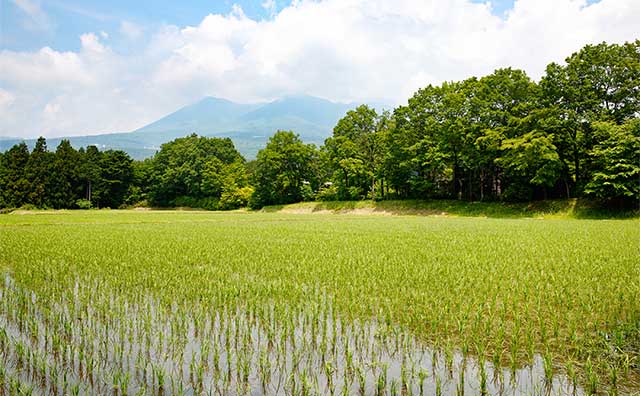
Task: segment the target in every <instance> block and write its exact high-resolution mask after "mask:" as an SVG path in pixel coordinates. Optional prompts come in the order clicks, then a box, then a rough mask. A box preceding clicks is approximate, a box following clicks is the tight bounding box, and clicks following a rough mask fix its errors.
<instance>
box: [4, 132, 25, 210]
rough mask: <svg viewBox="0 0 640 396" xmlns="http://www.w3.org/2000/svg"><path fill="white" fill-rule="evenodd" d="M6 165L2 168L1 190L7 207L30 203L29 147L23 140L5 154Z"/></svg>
mask: <svg viewBox="0 0 640 396" xmlns="http://www.w3.org/2000/svg"><path fill="white" fill-rule="evenodd" d="M3 159H4V160H3V163H4V166H3V167H2V168H0V170H1V171H2V174H0V188H1V189H2V190H1V191H0V192H1V193H2V195H3V197H4V204H5V205H6V206H7V207H14V208H17V207H20V206H22V205H24V204H26V203H28V196H29V180H28V178H27V174H26V167H27V163H28V162H29V148H28V147H27V144H26V143H24V142H22V143H19V144H16V145H14V146H13V147H11V148H10V149H9V150H8V151H7V152H6V153H5V154H4V155H3Z"/></svg>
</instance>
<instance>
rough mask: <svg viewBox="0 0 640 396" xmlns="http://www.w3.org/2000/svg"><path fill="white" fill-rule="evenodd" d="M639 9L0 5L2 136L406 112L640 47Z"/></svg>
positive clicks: (326, 1)
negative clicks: (190, 116) (485, 85)
mask: <svg viewBox="0 0 640 396" xmlns="http://www.w3.org/2000/svg"><path fill="white" fill-rule="evenodd" d="M638 20H640V1H639V0H600V1H593V0H494V1H492V2H491V4H490V5H489V3H486V2H484V1H482V0H295V1H292V0H258V1H249V0H208V1H207V0H196V1H171V2H160V1H152V0H137V1H131V0H128V1H125V0H108V1H105V0H102V1H92V0H86V1H79V0H0V137H2V136H24V137H33V136H38V135H43V136H46V137H53V136H70V135H87V134H96V133H108V132H126V131H131V130H134V129H137V128H139V127H142V126H144V125H145V124H147V123H149V122H153V121H155V120H157V119H158V118H160V117H161V116H163V115H166V114H168V113H170V112H172V111H175V110H176V109H178V108H180V107H181V106H185V105H188V104H191V103H194V102H196V101H198V100H200V99H201V98H202V97H204V96H215V97H220V98H225V99H229V100H233V101H236V102H239V103H256V102H265V101H270V100H274V99H277V98H280V97H282V96H285V95H301V94H303V95H313V96H318V97H322V98H325V99H329V100H332V101H337V102H345V103H347V102H381V103H390V104H394V105H396V104H401V103H404V102H406V100H407V99H408V98H409V97H411V95H413V93H414V92H415V91H416V90H418V89H420V88H422V87H425V86H426V85H428V84H440V83H442V82H443V81H452V80H463V79H466V78H468V77H471V76H478V77H479V76H483V75H487V74H490V73H492V72H493V71H494V70H495V69H498V68H503V67H513V68H518V69H522V70H524V71H525V72H526V73H527V74H528V75H529V76H530V77H531V78H532V79H533V80H538V79H540V77H541V76H542V75H543V74H544V72H545V68H546V66H547V65H548V64H549V63H550V62H562V61H563V60H564V59H565V58H566V57H567V56H568V55H570V54H571V53H573V52H575V51H578V50H579V49H580V48H582V47H583V46H584V45H586V44H590V43H600V42H602V41H607V42H616V43H622V42H625V41H632V40H635V39H637V38H638V27H637V26H638Z"/></svg>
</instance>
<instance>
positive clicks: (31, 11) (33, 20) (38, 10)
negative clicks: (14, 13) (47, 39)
mask: <svg viewBox="0 0 640 396" xmlns="http://www.w3.org/2000/svg"><path fill="white" fill-rule="evenodd" d="M12 2H13V4H15V5H16V6H17V7H18V8H20V9H21V10H22V11H23V12H24V13H25V14H27V16H28V19H27V20H25V22H24V26H25V27H26V28H28V29H30V30H47V29H49V28H51V21H50V19H49V17H48V16H47V14H46V13H45V12H44V11H43V10H42V7H40V3H39V2H38V1H37V0H36V1H34V0H12Z"/></svg>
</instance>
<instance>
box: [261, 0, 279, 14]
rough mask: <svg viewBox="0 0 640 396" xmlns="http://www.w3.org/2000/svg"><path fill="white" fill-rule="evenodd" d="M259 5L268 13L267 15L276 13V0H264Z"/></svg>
mask: <svg viewBox="0 0 640 396" xmlns="http://www.w3.org/2000/svg"><path fill="white" fill-rule="evenodd" d="M260 5H261V6H262V8H264V9H265V10H266V11H267V12H268V13H269V16H274V15H275V14H276V0H264V1H263V2H262V3H261V4H260Z"/></svg>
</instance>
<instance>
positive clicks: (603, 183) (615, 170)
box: [585, 119, 640, 206]
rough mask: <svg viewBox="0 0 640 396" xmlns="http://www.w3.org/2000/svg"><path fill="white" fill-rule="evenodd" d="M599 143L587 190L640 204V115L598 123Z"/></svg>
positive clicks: (597, 195) (596, 129)
mask: <svg viewBox="0 0 640 396" xmlns="http://www.w3.org/2000/svg"><path fill="white" fill-rule="evenodd" d="M594 135H595V136H596V140H597V143H596V144H595V145H594V147H593V149H592V150H591V151H590V152H589V156H590V157H591V159H592V162H593V164H594V171H593V173H592V175H591V179H590V180H589V181H588V183H587V184H586V186H585V193H586V194H587V195H590V196H594V197H597V198H601V199H618V200H621V201H627V202H633V203H635V205H636V206H637V205H638V204H640V119H633V120H629V121H627V122H626V123H624V124H623V125H616V124H614V123H611V122H598V123H595V124H594Z"/></svg>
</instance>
